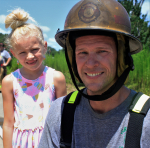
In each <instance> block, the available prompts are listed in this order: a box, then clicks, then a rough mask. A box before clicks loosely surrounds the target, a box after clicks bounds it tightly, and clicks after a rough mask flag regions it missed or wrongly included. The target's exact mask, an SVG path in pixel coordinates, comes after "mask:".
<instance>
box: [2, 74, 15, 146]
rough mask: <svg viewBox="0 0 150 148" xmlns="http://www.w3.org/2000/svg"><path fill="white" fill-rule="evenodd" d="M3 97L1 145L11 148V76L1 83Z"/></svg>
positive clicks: (12, 124)
mask: <svg viewBox="0 0 150 148" xmlns="http://www.w3.org/2000/svg"><path fill="white" fill-rule="evenodd" d="M2 96H3V110H4V123H3V145H4V148H12V137H13V129H14V97H13V80H12V77H11V75H7V76H6V77H4V79H3V81H2Z"/></svg>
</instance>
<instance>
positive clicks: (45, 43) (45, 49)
mask: <svg viewBox="0 0 150 148" xmlns="http://www.w3.org/2000/svg"><path fill="white" fill-rule="evenodd" d="M46 51H47V42H46V41H44V53H46Z"/></svg>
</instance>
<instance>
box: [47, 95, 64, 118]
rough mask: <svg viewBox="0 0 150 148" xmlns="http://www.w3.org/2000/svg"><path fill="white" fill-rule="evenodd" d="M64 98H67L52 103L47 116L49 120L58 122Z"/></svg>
mask: <svg viewBox="0 0 150 148" xmlns="http://www.w3.org/2000/svg"><path fill="white" fill-rule="evenodd" d="M64 98H65V96H63V97H60V98H58V99H56V100H55V101H53V102H52V104H51V106H50V109H49V113H48V116H47V120H53V119H54V120H57V119H58V118H60V117H61V112H62V107H63V100H64Z"/></svg>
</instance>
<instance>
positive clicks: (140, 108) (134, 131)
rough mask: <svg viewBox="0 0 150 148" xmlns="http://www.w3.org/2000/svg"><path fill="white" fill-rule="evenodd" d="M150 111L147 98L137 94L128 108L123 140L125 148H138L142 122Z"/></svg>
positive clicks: (149, 103)
mask: <svg viewBox="0 0 150 148" xmlns="http://www.w3.org/2000/svg"><path fill="white" fill-rule="evenodd" d="M149 109H150V98H149V96H147V95H145V94H143V93H141V92H139V93H137V94H136V95H135V96H134V98H133V101H132V103H131V106H130V108H129V112H130V118H129V123H128V128H127V135H126V140H125V148H140V139H141V134H142V127H143V120H144V117H145V116H146V114H147V112H148V110H149Z"/></svg>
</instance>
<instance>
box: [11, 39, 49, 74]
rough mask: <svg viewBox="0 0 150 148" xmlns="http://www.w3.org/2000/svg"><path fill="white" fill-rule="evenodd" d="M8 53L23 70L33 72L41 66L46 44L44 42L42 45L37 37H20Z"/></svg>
mask: <svg viewBox="0 0 150 148" xmlns="http://www.w3.org/2000/svg"><path fill="white" fill-rule="evenodd" d="M10 51H11V53H12V54H13V56H14V57H15V58H17V59H18V60H19V62H20V64H21V65H22V66H23V67H24V68H26V69H27V70H31V71H34V70H38V69H40V68H41V66H43V64H42V62H43V60H44V55H45V53H46V51H47V42H44V45H43V44H42V43H41V42H40V41H39V39H38V38H37V37H34V36H31V37H28V38H26V37H24V38H23V37H22V38H20V39H18V40H17V42H16V44H15V45H14V49H13V50H12V49H11V50H10Z"/></svg>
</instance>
